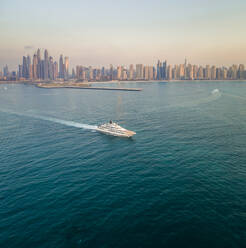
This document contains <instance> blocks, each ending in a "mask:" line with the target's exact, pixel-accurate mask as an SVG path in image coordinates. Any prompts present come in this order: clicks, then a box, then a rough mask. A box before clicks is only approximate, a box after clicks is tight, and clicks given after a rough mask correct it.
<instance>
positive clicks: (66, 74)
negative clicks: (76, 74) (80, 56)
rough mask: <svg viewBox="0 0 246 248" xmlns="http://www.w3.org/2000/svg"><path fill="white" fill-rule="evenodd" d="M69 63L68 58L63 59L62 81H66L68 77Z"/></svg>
mask: <svg viewBox="0 0 246 248" xmlns="http://www.w3.org/2000/svg"><path fill="white" fill-rule="evenodd" d="M68 69H69V61H68V57H65V59H64V79H65V80H68V76H69V71H68Z"/></svg>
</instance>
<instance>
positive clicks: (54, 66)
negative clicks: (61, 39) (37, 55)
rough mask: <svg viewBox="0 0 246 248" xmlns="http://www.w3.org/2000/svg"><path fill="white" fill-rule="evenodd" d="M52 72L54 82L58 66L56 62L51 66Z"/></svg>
mask: <svg viewBox="0 0 246 248" xmlns="http://www.w3.org/2000/svg"><path fill="white" fill-rule="evenodd" d="M53 72H54V80H56V79H57V78H58V64H57V62H56V61H55V62H54V64H53Z"/></svg>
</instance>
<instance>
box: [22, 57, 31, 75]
mask: <svg viewBox="0 0 246 248" xmlns="http://www.w3.org/2000/svg"><path fill="white" fill-rule="evenodd" d="M28 70H29V68H28V67H27V59H26V57H25V56H23V62H22V77H24V78H28Z"/></svg>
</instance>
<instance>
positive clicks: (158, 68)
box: [156, 60, 161, 80]
mask: <svg viewBox="0 0 246 248" xmlns="http://www.w3.org/2000/svg"><path fill="white" fill-rule="evenodd" d="M156 79H157V80H161V62H160V60H158V62H157V66H156Z"/></svg>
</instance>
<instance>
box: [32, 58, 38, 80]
mask: <svg viewBox="0 0 246 248" xmlns="http://www.w3.org/2000/svg"><path fill="white" fill-rule="evenodd" d="M32 67H33V68H32V76H33V79H37V78H38V74H37V69H38V57H37V55H36V54H34V55H33V61H32Z"/></svg>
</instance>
